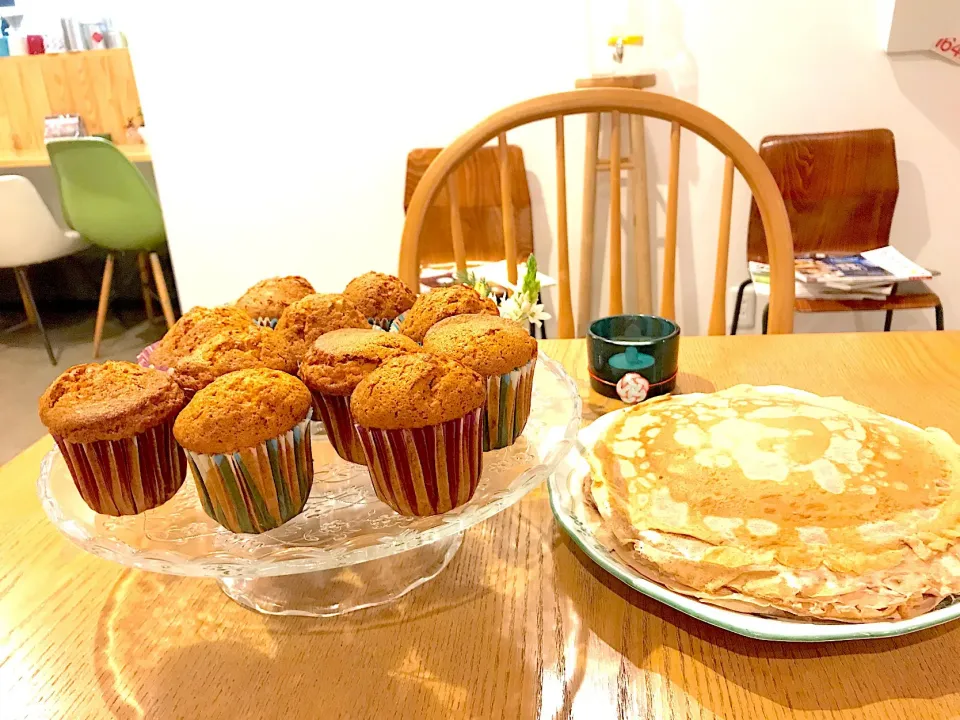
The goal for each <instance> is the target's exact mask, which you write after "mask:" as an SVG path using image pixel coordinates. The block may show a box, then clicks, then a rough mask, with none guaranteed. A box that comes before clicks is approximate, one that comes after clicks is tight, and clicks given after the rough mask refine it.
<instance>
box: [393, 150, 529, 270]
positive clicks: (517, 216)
mask: <svg viewBox="0 0 960 720" xmlns="http://www.w3.org/2000/svg"><path fill="white" fill-rule="evenodd" d="M442 149H443V148H417V149H416V150H412V151H411V152H410V153H409V154H408V155H407V182H406V187H405V189H404V196H403V211H404V212H406V211H407V209H408V208H409V206H410V200H411V199H412V198H413V193H414V191H415V190H416V189H417V185H419V184H420V179H421V178H422V177H423V175H424V173H425V172H426V171H427V168H428V167H429V166H430V163H432V162H433V161H434V160H435V159H436V157H437V155H439V154H440V151H441V150H442ZM507 169H508V173H507V181H508V183H509V187H510V195H511V207H512V208H513V227H514V229H515V232H516V246H517V257H516V261H517V262H524V261H525V260H526V259H527V257H528V256H529V255H530V253H532V252H533V214H532V212H531V209H530V187H529V186H528V184H527V170H526V166H525V165H524V162H523V150H521V149H520V148H519V147H517V146H516V145H511V146H509V147H508V148H507ZM500 186H501V182H500V149H499V148H494V147H483V148H480V149H479V150H477V151H476V152H475V153H473V154H471V155H469V156H468V157H467V158H466V159H465V160H464V161H463V163H461V164H460V166H459V167H458V168H457V169H456V170H455V171H454V172H453V173H452V174H451V175H450V178H449V180H448V181H447V184H446V185H445V186H444V187H442V188H440V192H439V193H437V196H436V197H435V198H434V200H433V203H431V205H430V207H429V208H428V209H427V214H426V217H425V219H424V221H423V230H422V232H421V233H420V262H421V263H422V264H423V265H439V264H446V263H452V262H455V261H456V257H455V256H454V250H455V249H456V248H457V247H460V246H461V240H457V241H454V239H453V232H454V230H456V231H457V232H459V234H460V236H461V238H462V247H463V249H464V251H465V255H466V260H467V262H471V261H480V262H496V261H498V260H503V259H504V258H505V255H504V240H503V226H504V224H503V211H502V206H501V200H502V197H503V195H502V190H501V187H500Z"/></svg>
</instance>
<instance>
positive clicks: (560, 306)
mask: <svg viewBox="0 0 960 720" xmlns="http://www.w3.org/2000/svg"><path fill="white" fill-rule="evenodd" d="M556 133H557V137H556V142H557V295H558V298H557V335H558V337H560V338H564V339H565V338H572V337H573V336H574V329H573V301H572V300H571V298H570V246H569V242H568V239H567V152H566V138H565V134H564V128H563V117H562V116H561V117H558V118H557V119H556Z"/></svg>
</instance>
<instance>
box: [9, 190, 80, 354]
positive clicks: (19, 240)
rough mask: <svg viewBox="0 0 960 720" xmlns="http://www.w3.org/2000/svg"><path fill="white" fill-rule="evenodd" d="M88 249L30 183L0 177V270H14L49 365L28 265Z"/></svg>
mask: <svg viewBox="0 0 960 720" xmlns="http://www.w3.org/2000/svg"><path fill="white" fill-rule="evenodd" d="M87 247H89V245H88V244H87V243H85V242H84V241H83V240H82V239H81V237H80V233H77V232H74V231H73V230H64V229H63V228H61V227H60V226H59V225H57V223H56V221H55V220H54V219H53V216H52V215H51V214H50V210H49V209H47V206H46V204H45V203H44V202H43V199H42V198H41V197H40V194H39V193H38V192H37V189H36V188H35V187H34V186H33V184H32V183H31V182H30V181H29V180H27V179H26V178H25V177H21V176H20V175H2V176H0V268H13V272H14V275H15V276H16V278H17V287H18V288H19V289H20V297H21V298H22V299H23V306H24V309H25V310H26V312H27V322H29V323H30V324H35V325H36V326H37V329H39V330H40V334H41V335H42V336H43V344H44V345H46V348H47V355H48V356H49V357H50V362H51V363H53V364H54V365H56V364H57V358H56V356H55V355H54V354H53V350H52V349H51V347H50V340H49V339H47V333H46V331H45V330H44V329H43V322H42V321H41V320H40V314H39V313H38V312H37V305H36V303H35V302H34V300H33V292H31V290H30V283H29V282H28V281H27V266H29V265H36V264H37V263H42V262H47V261H48V260H56V259H57V258H61V257H65V256H67V255H72V254H73V253H75V252H79V251H80V250H83V249H84V248H87Z"/></svg>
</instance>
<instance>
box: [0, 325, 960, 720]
mask: <svg viewBox="0 0 960 720" xmlns="http://www.w3.org/2000/svg"><path fill="white" fill-rule="evenodd" d="M541 346H542V349H543V350H544V351H545V352H547V353H548V354H550V355H551V356H553V357H555V358H557V359H559V360H561V361H562V362H563V364H564V365H565V366H566V367H567V368H568V369H569V370H570V371H571V372H572V373H573V374H574V375H575V377H576V379H577V382H578V385H579V386H580V388H581V389H582V394H583V398H584V401H585V406H584V408H585V414H586V420H592V419H594V418H595V417H597V416H599V414H601V413H603V412H606V411H608V410H610V409H614V408H616V407H618V404H617V403H615V402H613V401H611V400H607V399H605V398H602V397H599V396H597V395H593V394H592V393H590V391H589V390H588V383H587V376H586V346H585V343H584V342H583V341H582V340H581V341H546V342H543V343H542V344H541ZM958 362H960V333H957V332H945V333H909V332H904V333H887V334H880V333H876V334H868V333H861V334H837V335H796V336H778V337H760V336H740V337H705V338H685V339H683V340H682V341H681V349H680V377H679V390H680V391H682V392H690V391H701V390H711V389H714V388H724V387H729V386H731V385H734V384H737V383H741V382H752V383H755V384H771V383H781V384H787V385H792V386H794V387H798V388H801V389H804V390H809V391H813V392H817V393H820V394H824V395H842V396H844V397H846V398H847V399H849V400H852V401H854V402H858V403H863V404H866V405H869V406H871V407H874V408H876V409H877V410H879V411H881V412H884V413H889V414H891V415H895V416H898V417H902V418H904V419H905V420H907V421H909V422H912V423H915V424H917V425H920V426H921V427H924V426H929V425H936V426H938V427H942V428H944V429H945V430H947V431H948V432H950V433H951V434H953V435H954V436H957V437H960V379H958V377H957V375H956V373H955V368H956V366H957V363H958ZM51 447H52V442H51V440H50V438H49V437H47V438H44V439H42V440H40V441H39V442H38V443H37V444H35V445H34V446H33V447H31V448H30V449H29V450H27V451H26V452H24V453H22V454H21V455H19V456H18V457H16V458H15V459H14V460H12V461H11V462H10V463H8V464H7V465H5V466H4V467H2V468H0V527H2V528H3V529H4V535H3V548H4V552H3V553H0V637H2V638H3V640H4V642H3V643H2V644H0V697H2V698H3V712H2V713H0V715H2V716H3V717H4V718H5V719H6V718H7V717H10V718H23V717H31V718H61V717H62V718H84V719H85V720H87V719H96V718H119V719H120V720H134V719H140V718H164V719H165V718H180V717H182V718H199V717H203V718H212V719H213V720H217V719H223V720H246V719H247V718H257V719H258V720H260V719H267V720H269V719H272V718H277V719H282V720H299V719H301V718H304V719H306V718H315V717H323V718H325V719H326V718H332V719H336V718H350V719H352V720H353V719H360V720H365V719H366V718H381V719H382V718H390V719H391V720H393V719H397V720H407V719H411V720H413V719H416V720H440V719H445V718H453V717H455V718H461V717H463V718H524V719H526V718H557V719H566V718H589V719H591V720H592V719H593V718H599V719H606V718H648V717H649V718H675V719H677V720H680V719H682V718H700V719H701V720H711V719H713V718H729V719H732V720H737V719H740V718H757V719H758V720H759V719H760V718H763V719H764V720H766V719H768V718H769V719H771V720H786V719H788V718H800V719H802V720H819V719H821V718H822V719H824V720H826V719H828V718H829V719H831V720H903V719H904V718H918V719H919V718H922V719H923V720H939V719H941V718H955V717H958V715H960V675H958V674H957V673H956V671H955V665H956V657H957V654H958V653H960V623H958V622H954V623H952V624H949V625H945V626H941V627H938V628H933V629H930V630H925V631H922V632H920V633H916V634H913V635H908V636H905V637H901V638H893V639H888V640H876V641H856V642H849V643H836V644H823V643H816V644H787V643H768V642H761V641H758V640H749V639H746V638H742V637H739V636H737V635H733V634H730V633H727V632H724V631H723V630H719V629H716V628H713V627H710V626H708V625H705V624H703V623H700V622H698V621H696V620H693V619H691V618H688V617H687V616H685V615H683V614H681V613H679V612H676V611H674V610H671V609H670V608H667V607H665V606H663V605H660V604H659V603H657V602H655V601H653V600H651V599H648V598H646V597H645V596H643V595H641V594H639V593H637V592H634V591H632V590H630V589H629V588H627V587H626V586H624V585H622V584H620V583H619V582H618V581H616V580H614V579H613V578H611V577H610V576H607V575H606V574H605V573H603V572H602V571H601V570H599V569H598V568H597V567H596V566H595V565H593V563H592V562H591V561H590V560H589V559H588V558H586V556H584V555H583V554H582V553H581V552H580V551H579V550H578V549H577V548H576V546H575V545H574V544H573V542H572V541H571V540H570V539H569V538H567V537H566V535H565V534H564V533H563V532H562V530H560V529H559V528H558V527H557V525H556V523H555V522H554V520H553V518H552V515H551V513H550V509H549V506H548V504H547V494H546V489H545V488H543V487H540V488H539V489H537V490H534V491H533V492H532V493H531V494H530V495H528V496H527V497H526V498H525V499H524V500H522V501H521V502H520V503H518V504H517V505H516V506H514V507H512V508H510V509H508V510H507V511H505V512H503V513H501V514H499V515H497V516H495V517H494V518H491V519H490V520H488V521H487V522H485V523H482V524H480V525H479V526H477V527H475V528H473V529H471V530H470V531H469V532H468V533H467V535H466V537H465V540H464V543H463V547H462V549H461V550H460V553H459V554H458V555H457V557H455V558H454V560H453V561H452V562H451V564H450V566H449V567H448V568H447V569H446V570H445V571H444V572H443V573H441V574H440V576H439V577H437V578H436V579H435V580H433V581H432V582H430V583H428V584H426V585H424V586H423V587H421V588H418V589H417V590H415V591H414V592H412V593H410V594H409V595H407V596H406V597H404V598H402V599H401V600H399V601H398V602H397V603H395V604H393V605H389V606H386V607H383V608H377V609H372V610H365V611H361V612H358V613H353V614H351V615H347V616H344V617H340V618H330V619H324V620H319V619H306V618H280V617H267V616H262V615H258V614H256V613H253V612H250V611H248V610H246V609H243V608H241V607H240V606H238V605H235V604H234V603H233V602H232V601H230V600H228V599H227V598H226V597H225V596H224V595H223V594H222V593H221V592H220V591H219V590H218V588H217V587H216V585H215V584H214V583H213V582H212V581H210V580H203V579H196V578H183V577H174V576H166V575H155V574H152V573H147V572H141V571H137V570H128V569H124V568H123V567H121V566H119V565H115V564H114V563H111V562H108V561H106V560H102V559H100V558H97V557H94V556H92V555H88V554H86V553H85V552H83V551H81V550H79V549H78V548H76V547H74V546H73V545H71V544H70V543H69V542H68V541H67V540H66V539H64V538H63V537H61V536H60V535H59V533H58V532H57V530H56V529H55V528H54V527H53V526H52V525H51V524H50V523H49V522H48V521H47V519H46V517H45V516H44V514H43V511H42V509H41V507H40V504H39V502H38V501H37V497H36V491H35V487H34V485H35V480H36V477H37V473H38V467H39V464H40V460H41V458H42V457H43V455H44V454H45V453H46V452H47V451H48V450H49V449H50V448H51Z"/></svg>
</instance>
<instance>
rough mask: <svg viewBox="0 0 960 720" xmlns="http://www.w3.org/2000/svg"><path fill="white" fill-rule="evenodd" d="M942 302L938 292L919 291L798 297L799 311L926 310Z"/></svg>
mask: <svg viewBox="0 0 960 720" xmlns="http://www.w3.org/2000/svg"><path fill="white" fill-rule="evenodd" d="M939 304H940V298H939V297H938V296H937V294H936V293H932V292H917V293H904V294H899V293H898V294H896V295H891V296H890V297H888V298H886V299H884V300H834V299H832V298H797V301H796V308H797V312H802V313H814V312H844V311H851V310H855V311H860V312H863V311H871V310H925V309H929V308H935V307H936V306H937V305H939Z"/></svg>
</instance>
